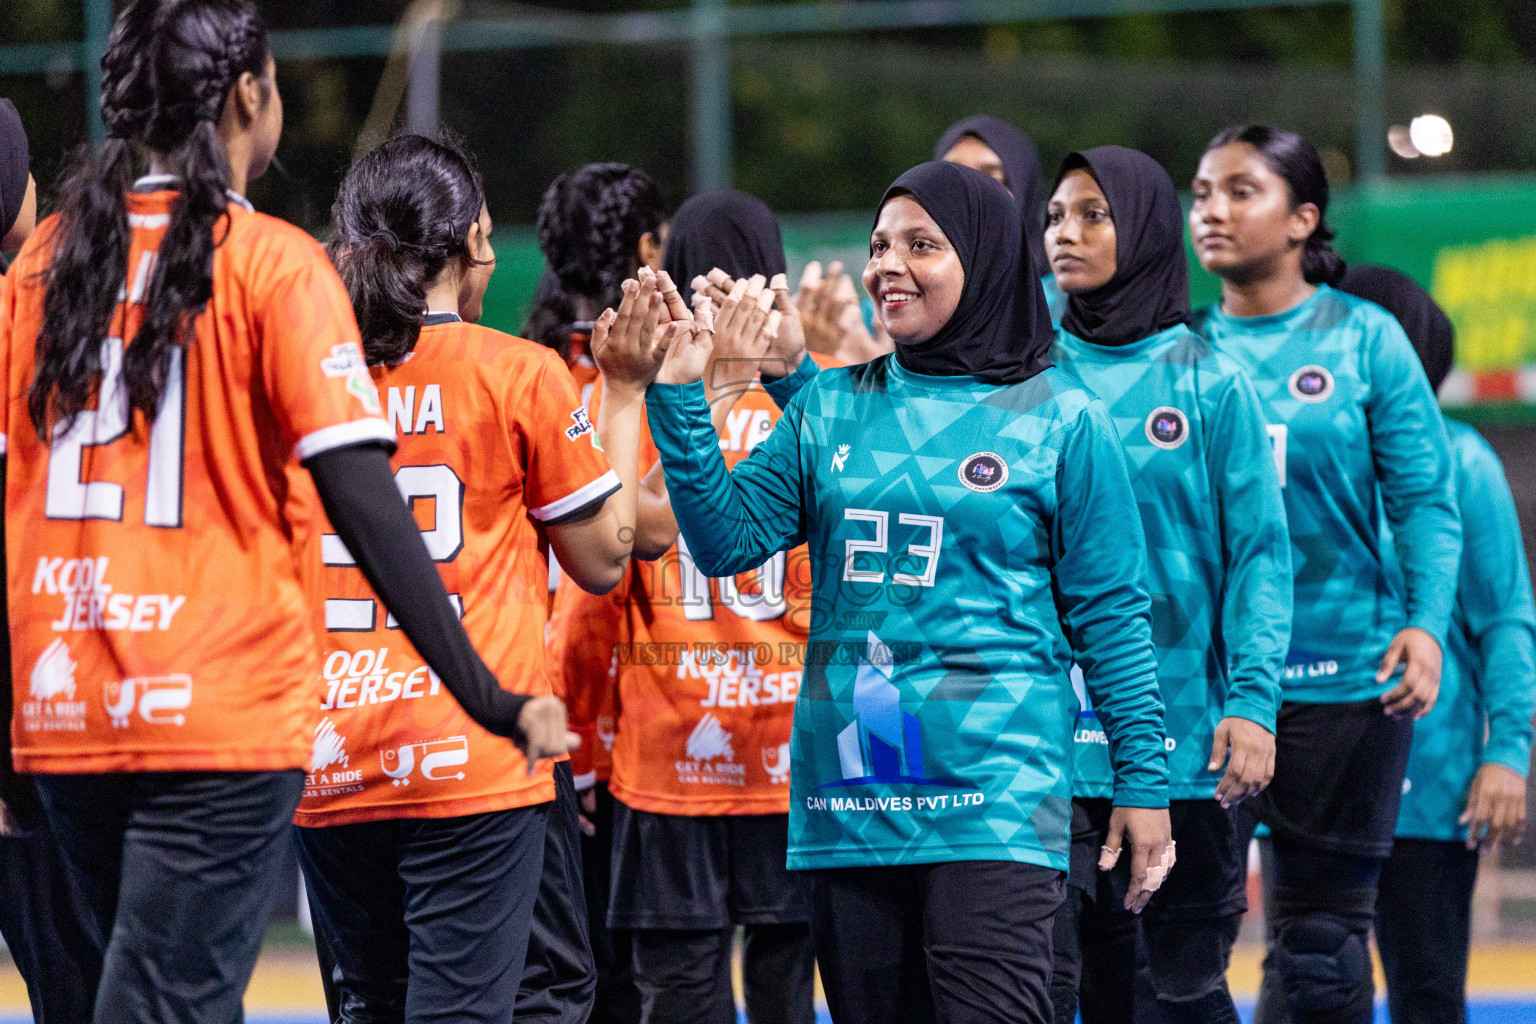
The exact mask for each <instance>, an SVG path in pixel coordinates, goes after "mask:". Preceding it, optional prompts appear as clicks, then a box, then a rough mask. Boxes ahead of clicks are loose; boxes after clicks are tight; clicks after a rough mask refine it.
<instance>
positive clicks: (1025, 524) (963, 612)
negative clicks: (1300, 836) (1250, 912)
mask: <svg viewBox="0 0 1536 1024" xmlns="http://www.w3.org/2000/svg"><path fill="white" fill-rule="evenodd" d="M805 362H806V363H809V362H810V360H806V361H805ZM814 370H815V368H814V366H810V367H807V366H806V365H805V364H802V366H801V369H800V371H798V372H797V373H796V374H795V375H793V376H792V377H790V378H786V379H785V380H783V381H778V382H773V383H771V384H770V385H769V390H770V391H771V392H776V394H777V396H778V397H781V398H782V397H784V395H785V394H787V393H792V392H793V393H794V397H793V398H792V399H790V400H789V402H788V406H787V408H786V409H785V412H784V415H783V416H782V417H781V418H780V420H779V422H778V424H777V425H776V426H775V427H774V430H773V433H772V434H770V435H769V437H768V438H767V440H765V441H763V442H761V443H760V444H759V445H758V446H757V448H756V449H755V450H754V451H753V452H752V455H751V456H750V457H749V458H747V459H746V460H745V461H743V462H741V463H738V464H737V466H736V468H735V470H734V471H731V472H727V470H726V467H725V463H724V461H723V460H722V459H721V457H720V453H719V439H718V437H717V436H716V435H715V433H714V432H713V430H712V429H711V428H710V425H709V410H708V408H707V406H706V405H705V401H704V392H703V389H702V387H700V386H699V385H689V386H675V385H673V386H668V385H653V386H652V387H651V389H650V391H649V392H648V394H647V398H646V401H647V407H648V411H649V422H650V425H651V433H652V436H653V438H654V439H655V442H656V447H657V449H658V451H659V452H660V454H661V461H662V465H663V468H664V471H665V473H666V478H667V489H668V492H669V494H670V496H671V501H672V508H673V511H674V512H675V513H676V515H677V520H678V524H679V526H680V527H681V529H682V532H683V535H684V537H685V538H686V539H687V541H688V547H689V550H690V551H691V552H692V554H693V558H694V561H695V562H696V563H697V564H698V566H699V568H700V569H701V570H702V571H703V572H704V573H705V574H706V575H710V576H723V575H730V574H731V573H734V572H737V571H744V570H745V569H747V568H751V567H754V566H757V565H761V564H762V563H763V562H764V561H766V560H767V558H768V557H769V556H770V555H772V554H773V553H774V552H776V551H780V550H783V549H785V548H789V547H793V546H795V545H797V544H800V543H801V542H807V543H808V544H809V546H810V554H811V559H810V565H811V586H812V617H811V633H810V641H809V643H808V645H807V662H808V663H807V665H806V670H805V674H804V677H803V680H802V682H801V689H800V696H799V699H798V700H797V701H796V704H795V719H794V731H793V734H792V737H791V741H790V764H791V774H790V818H789V866H790V867H791V868H796V869H800V868H833V867H854V866H866V865H888V864H921V863H936V862H944V861H957V860H1012V861H1020V862H1024V863H1032V864H1040V865H1044V866H1048V867H1053V868H1057V869H1061V870H1065V869H1066V867H1067V850H1068V846H1069V842H1070V836H1069V822H1070V815H1071V795H1072V767H1071V765H1072V732H1073V724H1074V720H1075V718H1076V715H1077V700H1076V697H1075V696H1074V694H1073V690H1072V684H1071V681H1070V678H1069V669H1070V667H1071V666H1072V664H1073V662H1074V661H1076V662H1077V663H1078V664H1079V665H1081V666H1082V668H1083V672H1084V676H1085V678H1086V685H1087V688H1088V690H1089V692H1090V693H1091V694H1092V696H1093V699H1094V703H1095V705H1096V706H1097V708H1098V712H1099V715H1100V716H1101V718H1102V719H1103V720H1104V724H1105V727H1106V729H1107V731H1108V735H1109V740H1110V744H1111V751H1112V754H1113V757H1114V766H1115V791H1116V797H1117V799H1118V800H1119V801H1120V802H1121V803H1123V804H1125V805H1127V806H1141V807H1161V806H1166V804H1167V758H1166V755H1165V753H1164V750H1163V738H1164V735H1163V723H1162V702H1161V700H1160V699H1159V696H1158V692H1157V682H1156V665H1155V663H1154V661H1153V656H1152V644H1151V625H1150V615H1149V606H1148V599H1147V591H1146V586H1145V582H1144V579H1145V561H1146V554H1145V544H1144V541H1143V539H1142V533H1141V525H1140V520H1139V517H1138V516H1137V515H1136V505H1135V497H1134V495H1133V494H1132V491H1131V486H1130V480H1129V479H1128V477H1127V474H1126V470H1125V463H1124V459H1123V456H1122V455H1121V453H1120V447H1119V444H1118V442H1117V441H1116V437H1115V430H1114V426H1113V424H1112V423H1111V422H1110V419H1109V416H1108V413H1107V412H1106V411H1105V409H1104V405H1103V403H1102V402H1100V401H1098V400H1097V399H1096V398H1095V397H1094V396H1093V395H1092V394H1091V393H1090V392H1089V391H1088V390H1087V389H1086V388H1084V387H1083V386H1082V385H1081V384H1080V383H1078V382H1077V381H1076V380H1074V379H1073V378H1072V377H1070V376H1069V375H1067V374H1064V373H1062V372H1061V371H1059V370H1055V369H1051V370H1047V371H1045V372H1044V373H1041V374H1038V375H1036V376H1035V377H1032V378H1030V379H1029V380H1027V381H1023V382H1021V383H1019V384H1016V385H1013V386H1006V387H1005V386H994V385H989V384H985V383H982V382H980V381H977V380H974V379H972V378H968V377H928V376H923V375H919V374H914V373H911V372H909V371H907V370H905V369H903V368H902V367H901V365H900V364H899V363H898V362H896V361H895V359H893V358H892V357H890V356H883V357H881V358H879V359H876V360H874V361H873V362H870V363H865V364H863V365H861V366H854V367H847V368H842V369H836V370H823V371H821V372H820V373H814ZM796 389H798V390H796Z"/></svg>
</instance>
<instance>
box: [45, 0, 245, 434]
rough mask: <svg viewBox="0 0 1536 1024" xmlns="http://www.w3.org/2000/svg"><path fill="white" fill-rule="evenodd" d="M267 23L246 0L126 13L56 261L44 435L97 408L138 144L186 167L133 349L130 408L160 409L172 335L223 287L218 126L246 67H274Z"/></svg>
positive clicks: (49, 297)
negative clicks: (217, 268) (97, 131)
mask: <svg viewBox="0 0 1536 1024" xmlns="http://www.w3.org/2000/svg"><path fill="white" fill-rule="evenodd" d="M268 57H269V49H268V45H267V30H266V26H265V25H264V24H263V22H262V20H261V15H260V14H259V13H257V11H256V8H255V7H254V6H253V5H252V4H251V3H249V2H247V0H137V2H136V3H134V4H133V5H132V6H130V7H129V8H128V9H127V10H126V11H124V12H123V13H122V15H121V16H120V17H119V18H118V19H117V22H116V24H114V25H113V27H112V34H111V36H110V37H109V38H108V40H107V50H106V54H105V55H104V56H103V57H102V59H101V68H102V83H101V100H102V109H101V116H102V120H103V122H104V123H105V124H106V127H107V135H108V139H107V142H106V143H105V144H104V145H103V146H102V147H101V149H99V150H98V151H97V152H96V153H94V154H92V155H91V156H89V157H88V158H87V159H85V160H84V161H82V162H81V163H80V165H79V166H78V167H76V168H75V169H74V170H73V171H72V172H70V173H69V174H68V176H67V177H66V178H65V180H64V182H63V184H62V185H61V187H60V192H59V204H58V209H59V224H58V228H57V231H58V237H57V242H56V244H55V248H54V252H53V259H52V262H51V264H50V265H49V267H48V270H47V271H46V272H45V273H46V285H47V290H46V293H45V296H44V300H43V326H42V330H41V332H40V333H39V334H38V338H37V354H36V363H37V369H36V376H35V377H34V379H33V381H32V387H31V390H30V392H29V393H28V396H27V410H28V413H29V414H30V417H31V420H32V425H33V427H34V428H35V429H36V430H37V433H38V436H39V437H40V438H42V439H43V440H44V441H45V442H46V441H47V440H48V428H49V424H50V423H51V422H52V423H63V422H67V421H68V420H70V419H71V418H73V417H74V415H75V414H76V413H78V412H80V411H81V410H82V409H84V408H85V406H86V403H87V402H88V401H89V400H90V398H91V395H92V394H93V393H94V392H95V390H96V387H97V382H98V378H99V375H100V372H101V344H102V341H103V339H105V338H106V336H107V333H108V332H109V331H110V330H111V327H112V317H113V312H114V310H115V309H116V307H117V301H118V296H119V294H120V293H121V291H122V288H123V285H124V283H125V281H126V280H127V274H128V246H129V239H130V235H129V230H128V211H127V207H126V203H125V199H124V195H125V193H126V192H127V190H128V188H129V187H130V185H131V181H132V169H133V159H134V155H135V150H139V151H149V152H154V153H158V154H160V155H161V156H162V157H163V158H164V159H165V161H166V163H167V164H168V166H169V170H170V172H171V173H172V174H174V175H175V176H176V177H178V178H179V179H180V184H179V193H178V196H177V199H176V203H175V205H174V206H173V207H172V210H171V220H170V224H169V225H168V226H167V229H166V234H165V240H164V241H163V242H162V243H161V245H160V250H159V253H158V255H157V256H156V259H155V269H154V274H153V276H152V277H151V280H150V282H149V288H148V291H147V293H146V295H145V312H144V320H143V323H142V324H141V325H140V327H139V330H138V333H137V334H135V335H134V337H133V340H132V342H131V343H130V344H129V345H128V346H127V348H126V349H125V351H124V353H123V382H124V385H125V388H126V390H127V393H128V402H129V409H130V412H131V410H133V409H138V410H140V411H141V412H143V413H144V415H145V416H146V417H147V418H149V419H153V418H154V416H155V413H156V412H157V411H158V409H159V404H160V394H161V391H162V389H163V388H164V386H165V379H166V374H167V373H168V372H169V368H170V362H171V354H172V349H173V348H174V347H185V346H186V345H187V344H188V343H189V342H190V341H191V339H192V327H193V323H194V321H195V320H196V318H197V317H198V315H199V314H201V313H202V311H203V309H204V308H205V307H206V306H207V303H208V300H209V298H210V297H212V295H213V252H214V249H215V248H216V247H217V246H218V245H219V244H220V243H221V242H222V241H223V238H222V237H220V238H219V239H217V240H216V239H215V238H214V231H215V227H216V225H217V224H218V222H219V221H220V220H221V219H224V220H225V229H226V231H227V229H228V221H227V211H228V206H229V196H228V192H227V190H228V187H229V166H228V162H227V160H226V157H225V154H224V147H223V145H222V144H221V143H220V142H219V138H218V134H217V132H216V131H215V126H216V125H217V124H218V121H219V118H220V117H221V116H222V115H223V112H224V104H225V100H226V99H227V97H228V96H229V92H230V90H231V89H232V88H233V87H234V85H235V83H236V82H237V81H239V79H240V76H241V75H242V74H243V73H245V72H247V71H249V72H250V73H251V74H253V75H255V76H257V77H258V78H263V77H264V76H265V73H266V65H267V60H268Z"/></svg>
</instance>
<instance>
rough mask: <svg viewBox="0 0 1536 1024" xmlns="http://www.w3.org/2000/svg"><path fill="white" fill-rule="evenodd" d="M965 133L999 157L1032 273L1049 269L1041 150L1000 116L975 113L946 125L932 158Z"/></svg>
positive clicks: (940, 156) (940, 155)
mask: <svg viewBox="0 0 1536 1024" xmlns="http://www.w3.org/2000/svg"><path fill="white" fill-rule="evenodd" d="M967 135H973V136H975V137H976V138H978V139H980V140H981V141H982V142H984V143H986V146H987V148H988V149H990V150H991V151H992V152H994V153H996V154H997V157H998V159H999V160H1001V161H1002V163H1003V177H1004V178H1006V179H1007V186H1008V191H1010V192H1012V193H1013V204H1014V206H1015V207H1016V208H1017V209H1018V211H1019V216H1020V217H1021V218H1023V221H1024V237H1025V240H1026V241H1027V243H1028V245H1029V260H1030V262H1031V263H1033V264H1034V267H1035V276H1036V277H1044V276H1045V275H1046V274H1049V273H1050V272H1051V264H1050V261H1049V260H1047V259H1046V256H1045V228H1044V223H1045V221H1044V218H1043V217H1042V216H1041V204H1040V151H1039V150H1037V149H1035V143H1034V140H1033V139H1031V138H1030V137H1029V136H1028V135H1026V134H1024V133H1023V132H1021V131H1020V130H1019V129H1017V128H1015V127H1014V126H1013V125H1011V124H1009V123H1008V122H1007V121H1004V120H1003V119H1002V118H1000V117H993V116H992V115H991V114H976V115H975V116H973V117H967V118H965V119H964V120H961V121H956V122H955V123H954V124H952V125H950V126H949V127H948V128H947V129H945V131H944V134H943V135H941V136H939V142H938V145H936V146H934V147H933V158H934V159H935V160H943V159H944V154H945V153H948V152H949V151H950V150H951V149H954V148H955V143H957V142H959V141H960V140H961V139H963V138H965V137H966V136H967Z"/></svg>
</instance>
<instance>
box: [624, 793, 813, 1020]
mask: <svg viewBox="0 0 1536 1024" xmlns="http://www.w3.org/2000/svg"><path fill="white" fill-rule="evenodd" d="M788 847H789V816H788V815H785V814H742V815H717V816H711V817H693V816H688V815H679V814H656V813H653V812H650V811H641V810H636V809H634V808H632V807H628V806H625V804H624V803H623V802H622V801H617V802H615V805H614V825H613V864H612V872H613V877H612V881H611V886H610V890H609V906H608V922H609V924H610V925H613V926H614V927H616V928H620V929H625V930H627V933H628V936H629V940H630V946H631V963H632V964H633V967H634V984H635V989H636V991H637V992H638V993H639V997H640V1019H641V1020H642V1021H643V1022H645V1024H734V1022H735V1020H736V1002H735V998H734V997H733V995H732V992H731V940H732V935H733V934H734V932H735V926H738V925H739V926H741V928H742V930H743V935H744V937H743V949H742V959H743V964H742V968H743V973H744V976H745V977H744V982H745V989H746V991H745V995H746V1003H747V1019H748V1020H749V1021H750V1022H751V1024H780V1022H782V1024H811V1021H812V1020H814V1019H815V1001H816V997H815V969H816V968H815V956H814V954H813V953H812V950H811V927H810V916H811V908H810V894H809V890H808V886H807V883H806V880H805V878H804V876H803V875H801V874H799V873H798V872H793V871H789V870H788V869H786V868H785V866H784V862H785V858H786V854H787V851H788Z"/></svg>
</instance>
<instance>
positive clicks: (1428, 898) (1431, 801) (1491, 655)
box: [1260, 266, 1536, 1024]
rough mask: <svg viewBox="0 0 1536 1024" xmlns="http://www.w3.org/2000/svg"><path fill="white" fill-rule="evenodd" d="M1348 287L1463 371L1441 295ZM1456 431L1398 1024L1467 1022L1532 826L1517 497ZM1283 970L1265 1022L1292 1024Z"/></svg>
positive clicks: (1407, 860) (1399, 928) (1388, 952)
mask: <svg viewBox="0 0 1536 1024" xmlns="http://www.w3.org/2000/svg"><path fill="white" fill-rule="evenodd" d="M1339 288H1340V290H1341V291H1347V292H1349V293H1350V294H1352V295H1358V296H1360V297H1361V298H1363V299H1369V300H1371V301H1372V302H1375V303H1376V304H1377V305H1379V306H1381V307H1382V308H1384V309H1386V310H1387V312H1389V313H1391V314H1392V315H1393V316H1395V317H1396V318H1397V320H1398V322H1399V323H1401V324H1402V325H1403V330H1404V331H1406V332H1407V334H1408V338H1409V340H1410V341H1411V342H1413V347H1414V351H1416V352H1417V353H1418V355H1419V359H1420V361H1421V362H1422V363H1423V364H1424V372H1425V374H1426V375H1428V377H1429V382H1430V386H1431V387H1433V388H1434V389H1435V390H1436V391H1438V390H1439V388H1440V384H1441V382H1442V381H1444V380H1445V377H1446V375H1447V374H1448V373H1449V372H1450V369H1451V364H1452V350H1453V347H1454V328H1453V326H1452V324H1451V321H1450V319H1449V318H1448V317H1447V316H1446V315H1445V313H1444V311H1442V310H1441V309H1440V307H1439V306H1438V305H1436V304H1435V300H1434V299H1432V298H1431V297H1430V296H1429V294H1428V293H1427V292H1425V291H1424V289H1423V288H1420V287H1419V286H1418V285H1417V284H1415V283H1414V282H1413V280H1412V279H1411V278H1409V277H1408V276H1407V275H1405V274H1402V273H1400V272H1398V271H1396V270H1392V269H1390V268H1388V267H1374V266H1359V267H1350V268H1349V273H1347V274H1346V275H1345V276H1344V280H1343V281H1342V282H1340V284H1339ZM1445 425H1446V430H1447V432H1448V433H1449V435H1450V444H1451V455H1452V458H1453V459H1454V461H1455V477H1456V497H1457V503H1458V505H1459V506H1460V509H1461V514H1462V532H1463V540H1464V545H1463V548H1462V558H1461V570H1460V574H1459V576H1458V583H1457V590H1456V607H1455V610H1454V612H1453V613H1452V616H1451V628H1450V632H1449V634H1448V635H1447V637H1446V647H1445V671H1444V674H1443V675H1442V677H1441V682H1440V696H1439V699H1438V700H1437V701H1436V702H1435V707H1434V710H1433V711H1431V712H1430V713H1429V714H1428V715H1426V716H1425V717H1424V718H1423V719H1421V720H1420V721H1419V722H1418V723H1417V724H1416V725H1415V726H1414V731H1413V747H1412V750H1411V753H1410V754H1409V757H1408V775H1407V778H1406V779H1404V781H1403V802H1402V807H1401V809H1400V810H1399V811H1398V815H1397V838H1396V840H1395V841H1394V842H1393V845H1392V855H1391V856H1390V857H1389V858H1387V864H1386V867H1385V868H1383V870H1382V873H1381V884H1380V891H1379V893H1378V895H1377V898H1376V944H1377V947H1378V948H1379V949H1380V950H1381V963H1382V968H1383V970H1384V973H1385V975H1386V980H1387V1003H1388V1006H1389V1008H1390V1011H1391V1016H1392V1020H1393V1022H1394V1024H1438V1022H1442V1021H1465V1020H1466V1018H1467V1010H1466V988H1467V955H1468V951H1469V946H1470V943H1471V924H1472V890H1473V887H1474V885H1475V884H1476V881H1477V865H1478V859H1479V857H1478V851H1479V847H1481V846H1484V845H1489V846H1493V847H1495V848H1497V846H1498V844H1499V843H1501V842H1508V841H1514V842H1519V840H1520V837H1521V834H1522V833H1523V832H1524V830H1525V800H1526V794H1525V790H1526V784H1525V776H1526V772H1527V771H1528V770H1529V766H1530V759H1531V712H1532V710H1533V706H1536V605H1533V602H1532V598H1531V582H1530V570H1529V568H1528V566H1527V564H1526V558H1525V547H1524V544H1523V543H1522V541H1521V536H1520V520H1519V517H1518V516H1517V515H1516V514H1515V503H1514V498H1513V497H1512V496H1511V494H1510V491H1509V483H1508V482H1507V481H1506V480H1505V479H1504V470H1503V467H1502V466H1501V465H1500V463H1499V458H1498V456H1497V455H1495V454H1494V452H1493V449H1492V448H1491V447H1490V446H1489V444H1488V442H1487V441H1485V440H1483V438H1482V437H1481V436H1480V435H1479V434H1478V433H1477V431H1475V430H1473V429H1472V428H1471V427H1469V426H1467V425H1466V424H1464V423H1458V422H1456V421H1454V420H1449V419H1448V420H1446V424H1445ZM1270 973H1271V972H1269V971H1266V974H1265V984H1264V987H1263V990H1262V992H1261V996H1260V1002H1261V1004H1263V1007H1264V1012H1265V1017H1264V1020H1265V1021H1266V1022H1267V1024H1284V1022H1285V1020H1286V1014H1285V1008H1284V1005H1283V1003H1281V1002H1280V1001H1279V1000H1278V998H1277V997H1278V992H1277V991H1276V988H1277V986H1275V985H1274V984H1273V982H1274V979H1272V978H1271V977H1270ZM1277 1004H1278V1005H1277Z"/></svg>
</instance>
